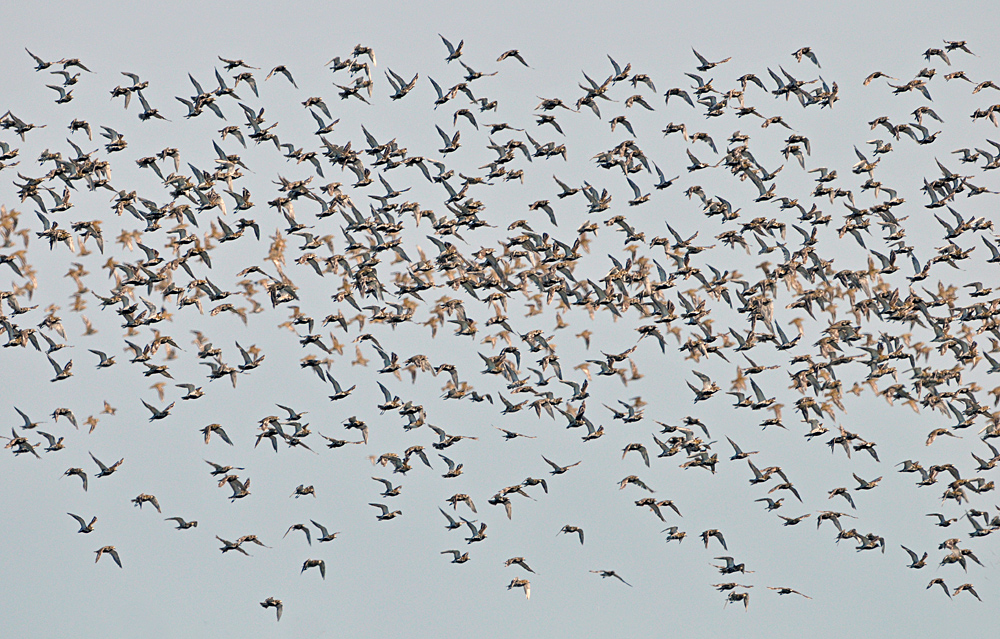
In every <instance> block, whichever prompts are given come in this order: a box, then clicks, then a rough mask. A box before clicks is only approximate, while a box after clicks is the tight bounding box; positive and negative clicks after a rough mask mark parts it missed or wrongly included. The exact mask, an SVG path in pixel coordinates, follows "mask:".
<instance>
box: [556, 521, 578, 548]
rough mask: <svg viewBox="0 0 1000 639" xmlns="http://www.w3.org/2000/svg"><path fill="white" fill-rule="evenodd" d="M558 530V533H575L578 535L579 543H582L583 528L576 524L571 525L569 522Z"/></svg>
mask: <svg viewBox="0 0 1000 639" xmlns="http://www.w3.org/2000/svg"><path fill="white" fill-rule="evenodd" d="M559 532H560V533H566V534H572V533H576V534H577V535H579V537H580V545H581V546H582V545H583V528H579V527H577V526H571V525H569V524H566V525H565V526H563V527H562V528H561V529H559Z"/></svg>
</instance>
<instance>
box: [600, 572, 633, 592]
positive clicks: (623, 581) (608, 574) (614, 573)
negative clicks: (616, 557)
mask: <svg viewBox="0 0 1000 639" xmlns="http://www.w3.org/2000/svg"><path fill="white" fill-rule="evenodd" d="M590 572H592V573H595V574H598V575H600V576H601V578H602V579H603V578H606V577H614V578H615V579H617V580H618V581H620V582H622V583H623V584H625V585H626V586H628V587H629V588H631V587H632V584H630V583H629V582H627V581H625V580H624V579H622V578H621V575H619V574H618V573H616V572H615V571H614V570H591V571H590Z"/></svg>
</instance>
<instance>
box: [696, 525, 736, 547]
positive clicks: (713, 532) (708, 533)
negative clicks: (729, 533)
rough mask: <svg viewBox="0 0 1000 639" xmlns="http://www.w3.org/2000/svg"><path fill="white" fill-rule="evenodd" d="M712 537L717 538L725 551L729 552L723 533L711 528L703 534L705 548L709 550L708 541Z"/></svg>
mask: <svg viewBox="0 0 1000 639" xmlns="http://www.w3.org/2000/svg"><path fill="white" fill-rule="evenodd" d="M710 537H715V538H716V539H717V540H718V541H719V543H720V544H722V547H723V548H724V549H725V550H729V547H728V546H726V539H725V537H723V536H722V533H721V532H719V531H718V530H716V529H715V528H709V529H708V530H706V531H703V532H702V533H701V540H702V541H703V542H705V548H708V540H709V538H710Z"/></svg>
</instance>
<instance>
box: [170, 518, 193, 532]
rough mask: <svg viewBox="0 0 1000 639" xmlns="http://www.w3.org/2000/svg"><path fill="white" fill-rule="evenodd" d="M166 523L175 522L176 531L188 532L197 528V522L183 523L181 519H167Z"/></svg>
mask: <svg viewBox="0 0 1000 639" xmlns="http://www.w3.org/2000/svg"><path fill="white" fill-rule="evenodd" d="M166 521H172V522H175V523H176V524H177V530H188V529H190V528H196V527H197V526H198V522H197V521H185V520H184V518H183V517H167V518H166Z"/></svg>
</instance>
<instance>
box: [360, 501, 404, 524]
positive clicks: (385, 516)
mask: <svg viewBox="0 0 1000 639" xmlns="http://www.w3.org/2000/svg"><path fill="white" fill-rule="evenodd" d="M368 505H369V506H374V507H376V508H378V509H379V510H381V511H382V514H381V515H378V516H377V517H376V519H378V520H379V521H388V520H390V519H393V518H395V517H398V516H400V515H402V514H403V511H401V510H392V511H390V510H389V507H388V506H386V505H385V504H368Z"/></svg>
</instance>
